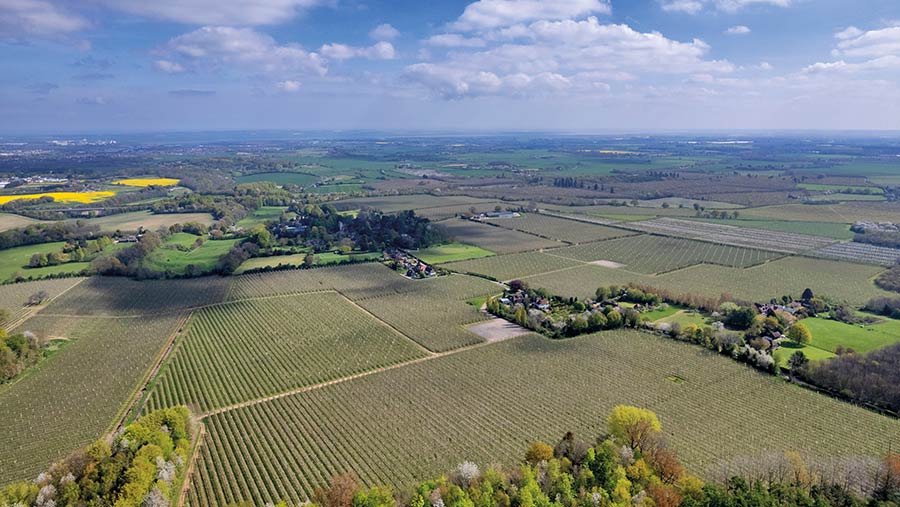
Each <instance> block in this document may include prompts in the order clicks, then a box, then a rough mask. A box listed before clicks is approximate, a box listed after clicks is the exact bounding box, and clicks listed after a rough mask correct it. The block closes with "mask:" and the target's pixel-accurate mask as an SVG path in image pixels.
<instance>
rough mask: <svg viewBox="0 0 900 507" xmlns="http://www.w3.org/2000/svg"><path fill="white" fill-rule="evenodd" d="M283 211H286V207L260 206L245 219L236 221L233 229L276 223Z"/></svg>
mask: <svg viewBox="0 0 900 507" xmlns="http://www.w3.org/2000/svg"><path fill="white" fill-rule="evenodd" d="M285 211H287V207H285V206H262V207H260V208H258V209H255V210H253V212H252V213H250V214H249V215H247V216H246V217H244V218H242V219H240V220H238V221H237V223H236V224H234V225H235V227H243V228H245V229H249V228H251V227H253V226H254V225H259V224H264V223H266V222H274V221H277V220H278V218H279V217H281V215H282V213H284V212H285Z"/></svg>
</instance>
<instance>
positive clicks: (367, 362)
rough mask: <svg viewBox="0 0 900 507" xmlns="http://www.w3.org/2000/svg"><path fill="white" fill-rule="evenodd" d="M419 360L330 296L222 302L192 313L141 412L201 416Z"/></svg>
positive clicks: (403, 343)
mask: <svg viewBox="0 0 900 507" xmlns="http://www.w3.org/2000/svg"><path fill="white" fill-rule="evenodd" d="M422 355H423V353H422V352H421V351H420V350H419V349H418V348H417V347H416V346H414V344H412V342H410V341H409V340H408V339H407V338H406V337H404V336H401V335H400V334H398V333H397V332H395V331H393V330H392V329H391V328H389V327H388V326H386V325H384V324H382V323H380V322H378V321H377V320H375V319H374V318H372V317H371V316H369V315H367V314H366V313H365V312H364V311H362V310H360V309H359V308H358V307H356V306H354V305H353V303H351V302H350V301H348V300H347V299H345V298H343V297H342V296H340V295H338V294H337V293H334V292H325V293H317V294H308V295H298V296H286V297H279V298H274V299H264V300H256V301H244V302H235V303H227V304H223V305H218V306H213V307H210V308H205V309H203V310H200V311H198V312H197V313H196V314H195V315H194V317H193V318H192V319H191V323H190V326H189V330H188V333H187V335H186V337H185V338H184V340H183V341H182V342H181V343H180V345H179V347H178V350H177V351H176V352H175V354H174V356H172V358H171V360H170V362H169V363H168V364H167V365H166V367H165V370H164V371H163V372H162V374H161V375H160V377H159V378H158V379H157V381H156V383H155V386H154V388H153V391H152V393H151V396H150V398H149V406H150V407H151V408H154V409H155V408H160V407H169V406H175V405H188V406H190V407H194V410H195V411H198V410H199V411H207V410H211V409H215V408H220V407H224V406H227V405H232V404H235V403H240V402H243V401H248V400H252V399H256V398H262V397H265V396H269V395H272V394H277V393H279V392H283V391H287V390H290V389H296V388H298V387H303V386H307V385H311V384H317V383H320V382H326V381H328V380H331V379H334V378H339V377H344V376H348V375H353V374H356V373H360V372H363V371H367V370H372V369H375V368H379V367H384V366H388V365H391V364H394V363H399V362H402V361H407V360H410V359H415V358H416V357H421V356H422Z"/></svg>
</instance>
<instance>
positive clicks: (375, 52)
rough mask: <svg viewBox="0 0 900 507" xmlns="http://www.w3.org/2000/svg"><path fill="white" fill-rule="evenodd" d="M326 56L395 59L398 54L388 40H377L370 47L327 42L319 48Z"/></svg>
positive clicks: (344, 58)
mask: <svg viewBox="0 0 900 507" xmlns="http://www.w3.org/2000/svg"><path fill="white" fill-rule="evenodd" d="M319 52H320V53H322V55H323V56H325V57H326V58H331V59H333V60H348V59H350V58H368V59H369V60H393V59H394V58H396V56H397V54H396V51H395V50H394V46H393V44H391V43H390V42H387V41H380V42H376V43H375V44H373V45H371V46H368V47H357V46H348V45H346V44H337V43H334V44H325V45H324V46H322V47H321V48H320V49H319Z"/></svg>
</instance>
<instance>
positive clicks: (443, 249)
mask: <svg viewBox="0 0 900 507" xmlns="http://www.w3.org/2000/svg"><path fill="white" fill-rule="evenodd" d="M413 253H414V254H415V256H416V257H418V258H419V259H421V260H422V261H423V262H426V263H428V264H441V263H445V262H454V261H464V260H469V259H479V258H481V257H490V256H491V255H494V252H491V251H489V250H485V249H483V248H478V247H477V246H472V245H466V244H463V243H448V244H446V245H438V246H433V247H430V248H423V249H421V250H418V251H416V252H413Z"/></svg>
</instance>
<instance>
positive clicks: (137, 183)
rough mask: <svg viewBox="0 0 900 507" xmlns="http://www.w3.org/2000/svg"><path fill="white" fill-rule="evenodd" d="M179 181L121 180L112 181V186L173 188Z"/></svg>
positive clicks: (167, 179) (158, 179)
mask: <svg viewBox="0 0 900 507" xmlns="http://www.w3.org/2000/svg"><path fill="white" fill-rule="evenodd" d="M180 182H181V180H179V179H175V178H126V179H123V180H116V181H113V182H112V183H113V185H124V186H126V187H149V186H157V187H174V186H175V185H177V184H178V183H180Z"/></svg>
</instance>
